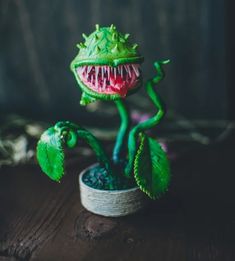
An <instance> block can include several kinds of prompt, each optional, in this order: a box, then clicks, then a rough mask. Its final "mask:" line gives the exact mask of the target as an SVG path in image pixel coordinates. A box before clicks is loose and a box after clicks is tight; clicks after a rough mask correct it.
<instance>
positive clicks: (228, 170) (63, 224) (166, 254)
mask: <svg viewBox="0 0 235 261" xmlns="http://www.w3.org/2000/svg"><path fill="white" fill-rule="evenodd" d="M182 146H183V145H182ZM233 148H234V142H227V143H224V144H217V145H213V146H208V147H203V146H202V147H199V148H197V149H193V150H191V151H189V152H188V153H186V154H184V155H182V156H181V157H179V158H178V159H176V160H174V161H173V163H172V183H171V187H170V189H169V192H168V194H167V195H166V196H165V197H163V198H162V199H161V200H159V201H156V202H153V203H152V204H151V206H149V208H148V209H146V211H145V212H142V213H138V214H136V215H133V216H129V217H124V218H104V217H100V216H96V215H93V214H91V213H89V212H87V211H86V210H85V209H84V208H83V207H82V206H81V204H80V201H79V190H78V185H77V175H78V173H79V171H80V170H82V169H83V168H84V167H85V166H88V165H89V164H90V163H92V162H93V161H94V159H92V158H90V157H89V158H87V159H86V160H84V161H78V162H76V163H73V164H70V166H69V167H68V170H67V172H68V173H67V175H66V176H65V177H64V178H63V180H62V182H61V184H57V183H54V182H53V181H50V180H49V179H48V178H47V177H46V176H45V175H42V173H41V171H40V169H39V167H38V166H36V165H25V166H17V167H4V168H2V169H1V170H0V171H1V173H0V260H35V261H36V260H42V261H47V260H52V261H53V260H56V261H59V260H66V261H67V260H72V261H73V260H78V261H80V260H82V261H85V260H87V261H93V260H94V261H95V260H102V261H106V260H107V261H121V260H122V261H131V260H135V261H145V260H146V261H147V260H148V261H152V260H159V261H164V260H166V261H168V260H171V261H194V260H205V261H209V260H218V261H233V260H235V250H234V249H235V240H234V238H235V235H234V232H235V231H234V228H235V218H234V213H235V211H234V198H235V197H234V196H235V188H234V187H235V182H234V181H235V173H234V168H233V165H234V162H235V157H234V149H233Z"/></svg>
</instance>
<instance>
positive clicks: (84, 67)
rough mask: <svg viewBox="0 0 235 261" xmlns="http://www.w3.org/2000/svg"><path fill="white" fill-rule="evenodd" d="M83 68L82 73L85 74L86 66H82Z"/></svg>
mask: <svg viewBox="0 0 235 261" xmlns="http://www.w3.org/2000/svg"><path fill="white" fill-rule="evenodd" d="M81 68H82V69H81V73H82V74H83V73H84V72H85V70H86V66H82V67H81Z"/></svg>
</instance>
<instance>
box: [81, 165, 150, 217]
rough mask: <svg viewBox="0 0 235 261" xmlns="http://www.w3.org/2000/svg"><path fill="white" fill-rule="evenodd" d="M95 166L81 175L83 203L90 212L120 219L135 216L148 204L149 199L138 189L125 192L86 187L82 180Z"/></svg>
mask: <svg viewBox="0 0 235 261" xmlns="http://www.w3.org/2000/svg"><path fill="white" fill-rule="evenodd" d="M92 167H94V165H92V166H90V167H88V168H86V169H84V170H83V171H82V172H81V173H80V175H79V187H80V197H81V203H82V205H83V206H84V208H86V209H87V210H88V211H90V212H92V213H95V214H98V215H102V216H106V217H120V216H126V215H129V214H133V213H135V212H137V211H138V210H140V209H142V208H143V207H145V206H146V204H147V197H146V196H145V194H144V193H143V192H141V191H140V189H139V188H138V187H135V188H131V189H125V190H99V189H94V188H92V187H89V186H88V185H86V184H85V183H84V182H83V180H82V178H83V175H84V174H85V173H86V172H87V171H89V169H90V168H92Z"/></svg>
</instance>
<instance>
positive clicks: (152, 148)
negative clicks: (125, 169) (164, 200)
mask: <svg viewBox="0 0 235 261" xmlns="http://www.w3.org/2000/svg"><path fill="white" fill-rule="evenodd" d="M140 138H141V140H140V146H139V148H138V150H137V153H136V156H135V162H134V177H135V179H136V182H137V185H138V186H139V187H140V189H141V190H142V191H143V192H145V193H146V194H147V195H148V196H149V197H150V198H152V199H156V198H159V197H160V196H161V195H162V194H163V193H164V192H165V191H166V190H167V188H168V185H169V181H170V167H169V162H168V159H167V155H166V153H165V151H164V150H163V149H162V148H161V146H160V144H159V143H158V142H157V141H156V140H154V139H152V138H150V137H148V136H147V135H146V134H143V133H142V134H141V136H140Z"/></svg>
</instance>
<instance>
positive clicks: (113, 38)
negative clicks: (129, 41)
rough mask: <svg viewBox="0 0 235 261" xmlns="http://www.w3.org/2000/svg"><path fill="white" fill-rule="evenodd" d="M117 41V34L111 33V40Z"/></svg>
mask: <svg viewBox="0 0 235 261" xmlns="http://www.w3.org/2000/svg"><path fill="white" fill-rule="evenodd" d="M116 39H117V34H116V33H113V34H112V40H113V41H115V40H116Z"/></svg>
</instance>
